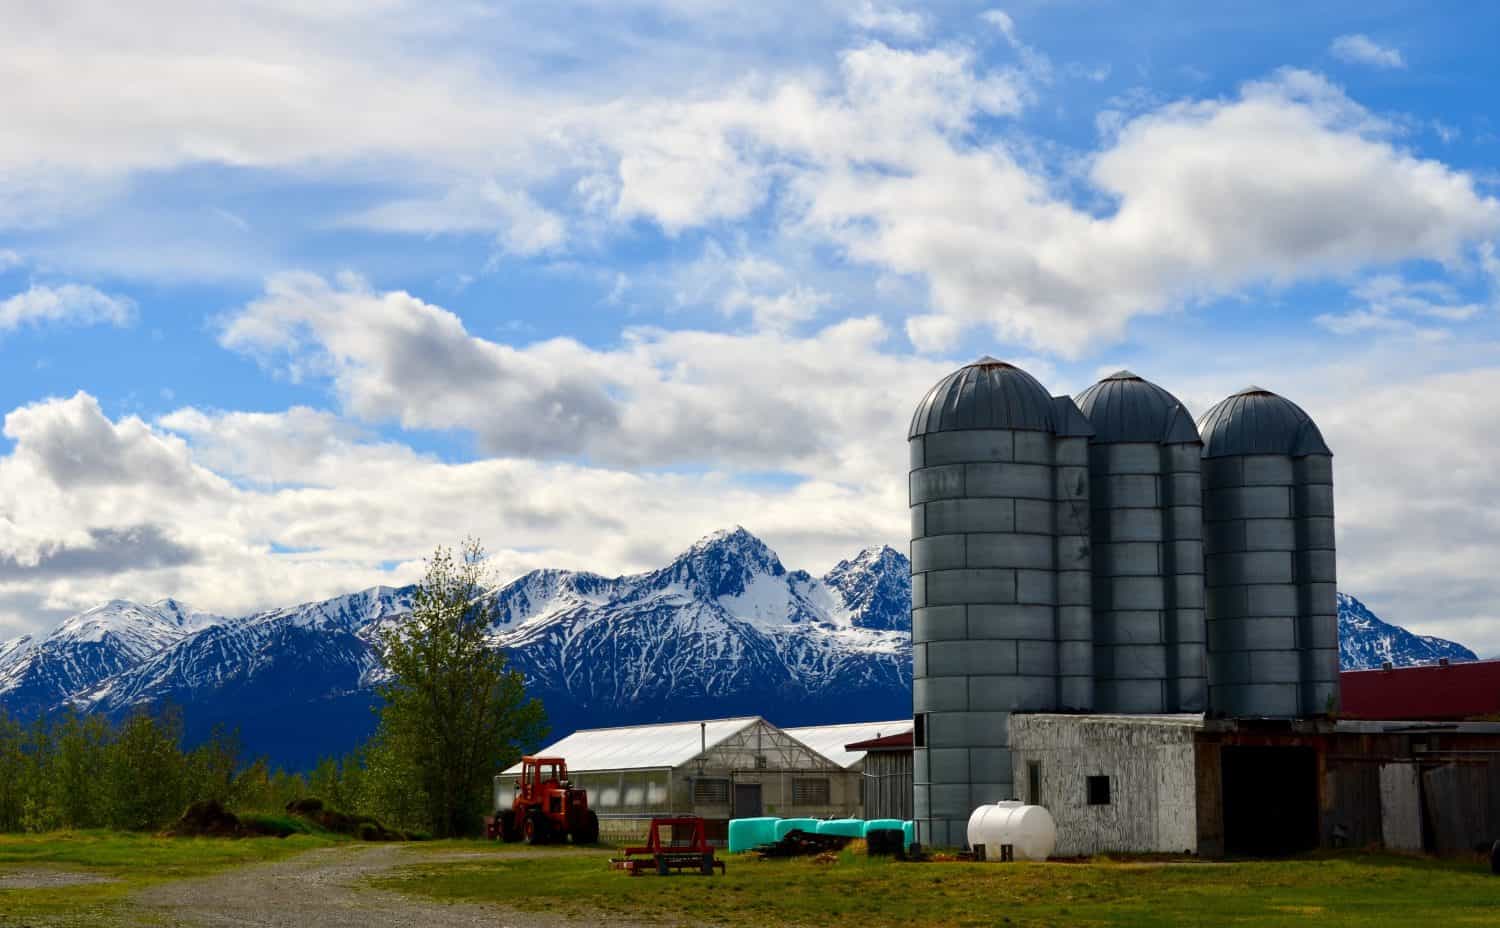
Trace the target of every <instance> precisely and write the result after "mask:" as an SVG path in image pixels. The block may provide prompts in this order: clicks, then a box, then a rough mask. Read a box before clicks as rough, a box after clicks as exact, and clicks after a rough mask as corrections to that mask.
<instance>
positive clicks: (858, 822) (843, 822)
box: [818, 818, 865, 838]
mask: <svg viewBox="0 0 1500 928" xmlns="http://www.w3.org/2000/svg"><path fill="white" fill-rule="evenodd" d="M818 834H820V835H842V836H844V837H845V838H863V837H864V836H865V820H864V819H862V818H836V819H833V820H832V821H827V822H819V823H818Z"/></svg>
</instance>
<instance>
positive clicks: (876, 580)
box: [823, 545, 911, 632]
mask: <svg viewBox="0 0 1500 928" xmlns="http://www.w3.org/2000/svg"><path fill="white" fill-rule="evenodd" d="M823 584H824V586H826V587H827V588H829V589H830V590H833V591H835V592H837V593H838V595H839V597H840V599H841V601H842V606H843V608H844V609H845V610H846V611H847V612H848V614H849V616H850V624H852V625H854V626H855V627H856V628H876V629H889V630H893V631H906V632H910V631H911V564H910V562H909V561H907V559H906V555H904V554H902V553H901V552H899V551H897V550H896V549H895V548H892V547H890V546H888V545H887V546H882V547H879V548H866V549H865V550H863V551H861V552H859V554H858V555H856V556H855V558H854V559H853V560H851V561H839V562H838V564H837V565H835V566H834V568H833V569H832V570H830V571H829V572H828V573H827V574H826V575H825V576H824V577H823Z"/></svg>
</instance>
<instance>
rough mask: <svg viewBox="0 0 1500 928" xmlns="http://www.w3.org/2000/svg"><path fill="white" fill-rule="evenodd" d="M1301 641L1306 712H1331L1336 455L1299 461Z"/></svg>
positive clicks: (1335, 672) (1335, 660)
mask: <svg viewBox="0 0 1500 928" xmlns="http://www.w3.org/2000/svg"><path fill="white" fill-rule="evenodd" d="M1292 476H1293V479H1294V481H1295V485H1296V488H1297V489H1296V494H1297V495H1296V498H1295V500H1294V502H1295V504H1296V519H1297V588H1298V594H1299V598H1298V603H1297V608H1298V621H1299V626H1298V629H1297V631H1298V638H1297V643H1298V646H1299V648H1300V649H1301V651H1302V668H1301V670H1302V711H1303V713H1304V714H1309V715H1312V714H1318V713H1324V712H1328V713H1331V712H1333V711H1335V710H1337V709H1338V699H1339V607H1338V569H1337V568H1338V563H1337V557H1336V552H1335V550H1334V541H1333V534H1334V532H1333V456H1332V455H1327V454H1309V455H1307V456H1305V457H1300V458H1297V459H1296V464H1295V466H1294V468H1293V474H1292Z"/></svg>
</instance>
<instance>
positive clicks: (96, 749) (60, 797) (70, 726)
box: [46, 711, 114, 828]
mask: <svg viewBox="0 0 1500 928" xmlns="http://www.w3.org/2000/svg"><path fill="white" fill-rule="evenodd" d="M113 734H114V733H113V731H112V730H111V728H110V725H109V722H108V721H106V720H105V719H104V718H102V717H101V716H97V715H89V716H79V715H78V714H77V713H76V712H72V711H69V712H67V713H65V714H64V715H63V716H62V718H61V719H59V720H58V721H56V722H55V723H54V724H53V727H52V737H51V752H50V756H49V757H48V760H47V764H46V768H47V773H46V788H47V790H48V794H49V795H48V802H47V810H48V814H47V820H48V825H49V827H61V828H99V827H101V826H102V825H104V823H105V818H106V810H105V809H104V808H103V805H102V803H100V801H99V795H100V790H99V777H100V772H101V771H103V770H104V769H105V764H106V758H107V757H108V752H109V747H110V742H111V740H112V739H113Z"/></svg>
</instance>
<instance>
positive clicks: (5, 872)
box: [0, 867, 114, 889]
mask: <svg viewBox="0 0 1500 928" xmlns="http://www.w3.org/2000/svg"><path fill="white" fill-rule="evenodd" d="M112 882H114V880H112V879H111V878H110V877H107V876H101V875H99V874H97V873H88V872H86V871H82V870H63V869H59V868H55V867H0V889H52V888H54V887H58V886H85V885H88V884H90V883H112Z"/></svg>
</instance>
